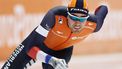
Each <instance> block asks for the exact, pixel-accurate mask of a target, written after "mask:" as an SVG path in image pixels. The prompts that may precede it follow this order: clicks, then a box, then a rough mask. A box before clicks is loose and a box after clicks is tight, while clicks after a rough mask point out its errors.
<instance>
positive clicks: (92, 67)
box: [0, 53, 122, 69]
mask: <svg viewBox="0 0 122 69" xmlns="http://www.w3.org/2000/svg"><path fill="white" fill-rule="evenodd" d="M3 63H4V62H0V68H1V67H2V65H3ZM28 69H42V67H41V63H40V62H39V61H37V62H36V63H35V64H33V65H32V66H31V67H28ZM68 69H122V53H117V54H104V55H87V56H73V57H72V59H71V61H70V63H69V68H68Z"/></svg>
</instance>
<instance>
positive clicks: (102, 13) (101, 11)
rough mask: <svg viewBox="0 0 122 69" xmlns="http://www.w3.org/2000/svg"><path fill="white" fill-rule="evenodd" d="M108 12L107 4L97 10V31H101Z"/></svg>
mask: <svg viewBox="0 0 122 69" xmlns="http://www.w3.org/2000/svg"><path fill="white" fill-rule="evenodd" d="M107 13H108V8H107V6H105V5H101V6H99V7H98V8H97V9H96V11H95V16H96V18H97V27H96V29H95V32H97V31H99V30H100V28H101V27H102V25H103V23H104V19H105V17H106V15H107Z"/></svg>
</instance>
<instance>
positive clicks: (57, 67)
mask: <svg viewBox="0 0 122 69" xmlns="http://www.w3.org/2000/svg"><path fill="white" fill-rule="evenodd" d="M49 64H50V65H52V66H53V68H54V69H68V65H67V64H66V62H65V60H64V59H58V58H55V57H52V58H51V59H50V60H49Z"/></svg>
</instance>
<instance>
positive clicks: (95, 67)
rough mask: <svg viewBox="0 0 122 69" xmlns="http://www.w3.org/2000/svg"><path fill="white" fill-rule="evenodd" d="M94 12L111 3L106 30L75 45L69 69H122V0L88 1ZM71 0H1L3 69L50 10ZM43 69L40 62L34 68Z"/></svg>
mask: <svg viewBox="0 0 122 69" xmlns="http://www.w3.org/2000/svg"><path fill="white" fill-rule="evenodd" d="M87 1H88V6H89V9H90V12H91V13H93V12H94V9H95V8H97V6H99V5H100V4H107V5H108V7H109V13H108V15H107V17H106V19H105V21H104V25H103V27H102V29H101V30H100V31H99V32H97V33H94V34H91V35H90V36H89V37H88V38H87V39H85V40H84V41H82V42H80V43H78V44H76V45H75V48H74V51H73V58H72V59H71V62H70V66H69V69H79V68H83V69H122V31H121V28H122V4H121V3H122V1H121V0H117V1H116V0H87ZM67 2H68V0H0V68H1V66H2V64H3V63H4V62H5V61H6V60H7V58H8V57H9V56H10V54H11V53H12V51H13V50H14V49H15V48H16V47H17V46H18V45H19V44H20V43H21V42H22V41H23V40H24V39H25V38H26V37H27V36H28V35H29V33H30V32H31V31H32V30H33V29H34V28H35V27H36V26H38V25H39V24H40V22H41V20H42V18H43V16H44V15H45V14H46V13H47V11H48V10H49V9H51V8H53V7H56V6H67ZM35 67H36V69H40V68H41V67H40V63H38V64H37V63H36V64H35V65H33V66H32V67H31V68H30V69H35Z"/></svg>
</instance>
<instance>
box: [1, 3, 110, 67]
mask: <svg viewBox="0 0 122 69" xmlns="http://www.w3.org/2000/svg"><path fill="white" fill-rule="evenodd" d="M107 12H108V10H107V7H106V6H104V5H101V6H100V7H98V8H97V10H96V11H95V14H90V17H89V18H88V19H87V22H86V24H85V26H84V28H83V29H82V30H81V32H80V33H73V32H71V30H70V28H69V27H68V25H67V16H68V14H67V7H65V6H59V7H55V8H53V9H51V10H49V11H48V13H47V14H46V15H45V17H44V18H43V20H42V22H41V23H40V25H39V26H37V27H36V28H35V29H34V30H33V31H32V33H31V34H30V35H29V36H28V37H27V38H26V39H25V40H24V41H23V42H22V43H21V44H20V45H19V46H18V47H17V48H16V50H15V51H14V52H13V53H12V55H11V56H10V58H9V59H8V60H7V61H6V63H5V64H4V65H3V67H2V69H26V68H27V67H28V66H31V65H32V63H35V62H36V60H35V59H32V58H31V57H30V56H29V55H28V54H27V53H28V52H29V50H30V49H31V48H33V47H38V48H39V49H40V50H42V51H44V52H45V53H47V54H50V55H52V56H55V57H57V58H61V59H65V60H66V62H67V63H68V62H69V60H70V58H71V55H72V50H73V45H74V44H75V43H78V42H79V41H82V40H84V39H85V38H86V37H87V36H88V35H89V34H91V33H94V32H97V31H99V30H100V28H101V27H102V25H103V22H104V19H105V17H106V14H107ZM43 69H53V68H52V67H51V66H49V65H48V64H45V63H43Z"/></svg>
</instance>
